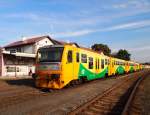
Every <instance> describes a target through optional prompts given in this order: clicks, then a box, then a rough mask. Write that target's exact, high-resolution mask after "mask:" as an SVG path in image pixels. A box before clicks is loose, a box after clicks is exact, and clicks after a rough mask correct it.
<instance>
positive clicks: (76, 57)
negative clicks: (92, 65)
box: [73, 48, 81, 79]
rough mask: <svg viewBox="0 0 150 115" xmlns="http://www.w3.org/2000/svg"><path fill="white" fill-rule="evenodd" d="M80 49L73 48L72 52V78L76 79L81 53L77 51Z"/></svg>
mask: <svg viewBox="0 0 150 115" xmlns="http://www.w3.org/2000/svg"><path fill="white" fill-rule="evenodd" d="M79 51H80V50H79V49H77V48H75V50H74V52H73V59H74V60H73V75H74V76H73V79H78V73H79V67H80V61H81V60H80V57H81V54H80V52H79Z"/></svg>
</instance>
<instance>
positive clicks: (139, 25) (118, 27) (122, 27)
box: [52, 20, 150, 37]
mask: <svg viewBox="0 0 150 115" xmlns="http://www.w3.org/2000/svg"><path fill="white" fill-rule="evenodd" d="M147 26H150V20H143V21H138V22H130V23H125V24H120V25H115V26H111V27H106V28H103V29H84V30H79V31H74V32H73V31H69V32H61V33H53V34H52V36H54V37H75V36H83V35H87V34H91V33H95V32H109V31H116V30H126V29H138V28H143V27H147Z"/></svg>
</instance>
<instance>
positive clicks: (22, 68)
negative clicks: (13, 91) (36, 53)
mask: <svg viewBox="0 0 150 115" xmlns="http://www.w3.org/2000/svg"><path fill="white" fill-rule="evenodd" d="M7 67H13V68H16V70H17V71H16V72H15V71H13V72H8V71H7ZM30 69H31V70H32V73H34V72H35V66H27V65H16V66H15V65H5V72H4V76H14V77H15V76H16V77H19V76H28V75H29V72H30Z"/></svg>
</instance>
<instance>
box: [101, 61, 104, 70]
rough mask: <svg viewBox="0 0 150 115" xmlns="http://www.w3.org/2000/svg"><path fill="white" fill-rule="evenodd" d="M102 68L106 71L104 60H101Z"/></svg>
mask: <svg viewBox="0 0 150 115" xmlns="http://www.w3.org/2000/svg"><path fill="white" fill-rule="evenodd" d="M101 68H102V69H104V59H101Z"/></svg>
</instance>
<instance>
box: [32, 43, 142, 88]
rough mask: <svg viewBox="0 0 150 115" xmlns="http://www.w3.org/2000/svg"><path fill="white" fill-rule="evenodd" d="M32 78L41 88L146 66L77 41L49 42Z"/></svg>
mask: <svg viewBox="0 0 150 115" xmlns="http://www.w3.org/2000/svg"><path fill="white" fill-rule="evenodd" d="M35 68H36V69H35V74H33V76H32V77H33V78H34V80H35V85H36V87H38V88H48V89H62V88H64V87H66V86H68V85H70V84H79V83H83V82H86V81H90V80H95V79H100V78H104V77H109V76H115V75H120V74H126V73H131V72H135V71H139V70H141V69H142V68H143V66H142V65H141V64H140V63H137V62H134V61H126V60H122V59H118V58H114V57H111V56H106V55H104V54H103V52H96V51H93V50H92V49H90V48H84V47H79V46H74V45H69V44H65V45H50V46H45V47H42V48H39V50H38V52H37V56H36V65H35Z"/></svg>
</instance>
